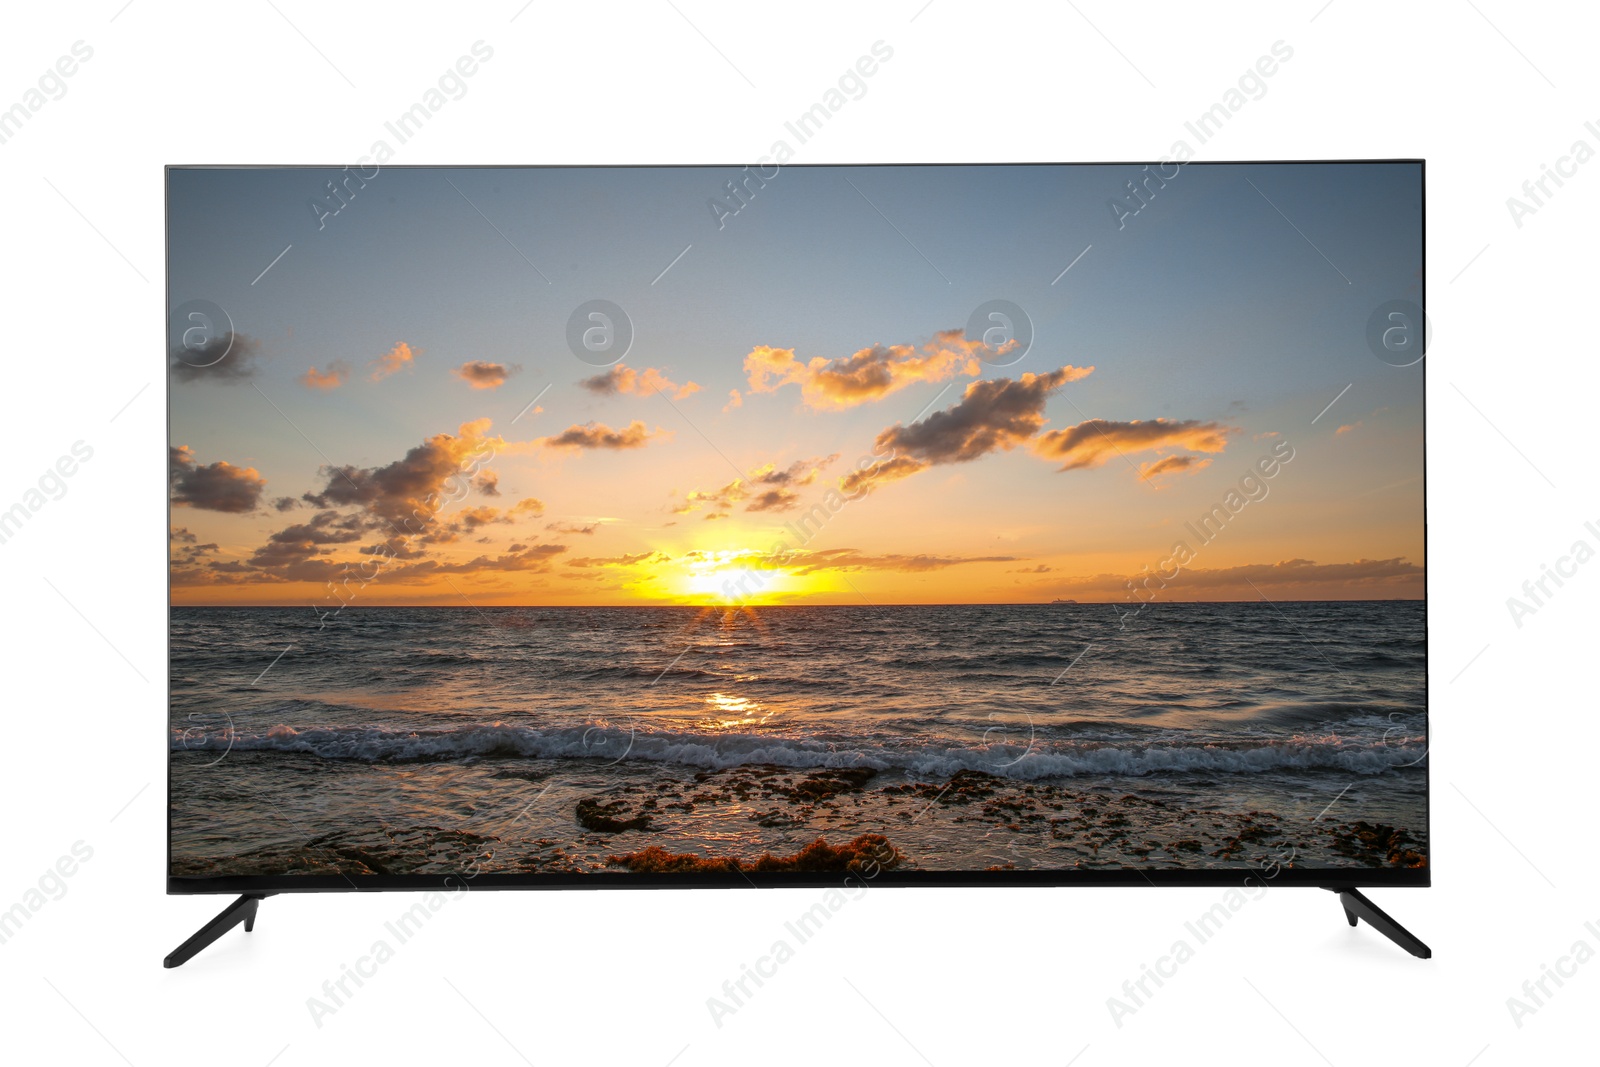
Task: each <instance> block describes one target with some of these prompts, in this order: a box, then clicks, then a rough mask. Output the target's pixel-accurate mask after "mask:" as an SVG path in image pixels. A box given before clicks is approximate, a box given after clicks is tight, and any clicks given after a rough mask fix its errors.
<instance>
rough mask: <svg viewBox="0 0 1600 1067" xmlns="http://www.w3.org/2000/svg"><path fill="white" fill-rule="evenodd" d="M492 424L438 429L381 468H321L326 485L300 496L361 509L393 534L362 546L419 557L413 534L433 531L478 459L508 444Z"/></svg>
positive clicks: (375, 552)
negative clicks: (492, 432)
mask: <svg viewBox="0 0 1600 1067" xmlns="http://www.w3.org/2000/svg"><path fill="white" fill-rule="evenodd" d="M489 426H490V422H489V420H488V419H479V420H477V421H475V422H467V423H463V424H462V425H461V427H460V428H459V430H458V432H457V434H447V433H442V434H435V435H434V436H432V437H430V438H428V439H427V440H425V441H423V443H422V444H420V445H417V446H416V447H414V448H412V449H410V450H409V451H407V452H406V454H405V456H404V457H403V458H401V459H397V460H395V461H394V462H393V463H389V464H387V465H385V466H382V467H355V466H348V465H347V466H338V467H323V468H322V471H321V473H322V476H323V478H324V479H325V480H326V484H325V485H324V486H323V488H322V490H321V491H320V492H315V493H306V494H305V495H304V496H303V497H302V499H303V500H304V501H305V502H306V503H308V504H311V505H313V506H315V507H319V508H335V507H345V506H352V505H353V506H357V507H360V508H362V509H363V510H364V511H365V513H366V514H367V515H368V516H369V517H370V518H371V520H372V522H371V526H372V528H374V529H380V530H383V531H384V532H386V533H387V534H388V535H389V537H388V540H387V541H386V542H385V543H384V544H382V545H377V546H374V545H367V546H364V547H363V548H362V549H361V551H362V552H364V553H367V554H369V555H378V554H386V555H393V556H395V557H397V558H400V559H414V558H417V557H419V556H421V555H423V554H424V551H425V550H423V549H421V548H419V547H417V546H416V545H415V544H413V543H412V541H413V539H417V538H422V537H424V536H425V535H427V534H429V533H430V532H431V531H432V529H433V527H434V524H435V523H436V522H437V519H438V515H439V512H440V511H441V510H443V509H444V508H445V507H446V506H448V505H450V504H453V503H457V502H459V501H460V500H461V499H463V498H464V497H465V495H466V493H467V486H468V484H469V480H470V479H471V478H472V477H473V476H474V470H475V469H476V465H477V464H479V463H482V462H487V461H488V458H489V457H491V456H493V455H495V454H496V453H497V452H501V451H504V450H506V449H507V448H508V447H509V446H508V445H507V443H506V441H505V440H504V439H502V438H500V437H495V436H490V435H489V433H488V430H489ZM423 543H425V542H423Z"/></svg>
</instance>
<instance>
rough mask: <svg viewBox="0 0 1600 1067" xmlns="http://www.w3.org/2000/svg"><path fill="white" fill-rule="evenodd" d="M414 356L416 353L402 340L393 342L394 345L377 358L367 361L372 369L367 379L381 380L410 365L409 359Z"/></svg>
mask: <svg viewBox="0 0 1600 1067" xmlns="http://www.w3.org/2000/svg"><path fill="white" fill-rule="evenodd" d="M415 358H416V353H415V352H413V351H411V346H410V345H408V344H406V343H405V342H404V341H397V342H395V346H394V347H393V348H391V349H389V351H387V352H385V353H384V354H383V355H381V356H379V357H378V358H377V359H375V360H373V361H372V362H371V363H368V364H367V366H368V367H369V368H370V369H371V370H372V374H371V375H370V376H369V380H371V381H374V382H381V381H383V380H384V379H385V378H387V377H389V375H391V374H395V373H397V372H399V371H402V370H404V369H406V368H407V367H409V366H411V361H412V360H413V359H415Z"/></svg>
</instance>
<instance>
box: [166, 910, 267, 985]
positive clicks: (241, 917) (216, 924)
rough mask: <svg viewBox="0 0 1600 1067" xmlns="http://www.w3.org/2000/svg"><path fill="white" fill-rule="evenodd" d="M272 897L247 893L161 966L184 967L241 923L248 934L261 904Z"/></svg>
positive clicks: (254, 923) (175, 950) (175, 951)
mask: <svg viewBox="0 0 1600 1067" xmlns="http://www.w3.org/2000/svg"><path fill="white" fill-rule="evenodd" d="M271 895H272V894H271V893H246V894H245V895H244V896H242V897H240V898H239V899H238V900H236V901H234V902H233V903H232V904H229V905H228V906H227V907H226V908H223V909H222V913H221V914H220V915H218V916H217V917H216V918H215V919H212V920H211V921H210V922H208V923H206V924H205V925H204V926H202V927H201V928H200V929H199V931H197V932H196V933H195V935H194V936H193V937H191V938H189V940H187V941H185V942H184V943H183V944H181V945H179V946H178V947H177V948H175V949H173V950H172V952H171V953H170V954H169V955H168V956H167V958H166V959H165V960H163V961H162V963H161V965H162V966H163V967H181V966H183V965H184V964H185V963H188V962H189V961H190V960H192V959H194V957H195V955H196V954H198V953H199V952H200V950H201V949H203V948H205V947H206V946H207V945H209V944H211V942H213V941H215V940H217V938H219V937H221V936H222V935H223V934H225V933H227V932H228V931H229V930H232V929H233V928H234V927H235V926H238V925H239V924H240V923H244V928H245V932H247V933H248V932H249V931H251V930H253V929H255V925H256V909H258V908H259V907H261V902H262V901H263V900H264V899H266V898H267V897H270V896H271Z"/></svg>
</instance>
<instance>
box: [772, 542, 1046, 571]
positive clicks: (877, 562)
mask: <svg viewBox="0 0 1600 1067" xmlns="http://www.w3.org/2000/svg"><path fill="white" fill-rule="evenodd" d="M1016 562H1017V557H1016V556H930V555H926V554H918V555H914V556H908V555H900V554H891V555H884V556H872V555H867V554H865V553H862V552H858V551H856V550H855V549H853V548H831V549H827V550H826V551H822V552H797V553H792V554H791V555H790V556H788V557H786V558H785V559H784V560H783V566H784V567H785V569H788V570H793V571H794V573H796V574H810V573H812V572H813V571H821V570H840V571H909V572H912V573H920V572H923V571H937V570H943V569H944V568H946V567H958V566H961V565H962V564H965V563H1016Z"/></svg>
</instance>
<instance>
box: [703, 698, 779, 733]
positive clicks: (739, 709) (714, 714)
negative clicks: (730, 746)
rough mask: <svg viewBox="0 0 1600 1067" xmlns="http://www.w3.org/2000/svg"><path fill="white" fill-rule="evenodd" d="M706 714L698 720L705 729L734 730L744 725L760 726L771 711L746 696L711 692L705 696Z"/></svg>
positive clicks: (770, 714) (769, 715)
mask: <svg viewBox="0 0 1600 1067" xmlns="http://www.w3.org/2000/svg"><path fill="white" fill-rule="evenodd" d="M706 710H707V712H708V715H707V717H706V718H704V719H702V720H700V725H701V726H702V727H703V728H705V729H707V730H736V729H739V728H740V727H745V726H760V725H761V724H763V723H765V722H766V721H767V719H769V718H771V716H772V713H771V712H770V711H767V710H766V709H764V708H763V707H762V706H761V705H760V704H758V703H756V702H755V701H754V700H751V699H749V698H748V697H741V696H734V695H732V694H731V693H712V694H710V695H709V696H707V697H706Z"/></svg>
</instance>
